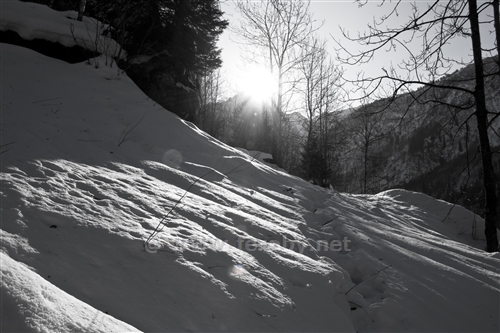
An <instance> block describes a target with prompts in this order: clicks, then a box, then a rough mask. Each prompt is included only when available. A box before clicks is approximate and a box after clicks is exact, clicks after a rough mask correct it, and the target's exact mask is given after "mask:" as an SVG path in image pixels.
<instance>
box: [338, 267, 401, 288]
mask: <svg viewBox="0 0 500 333" xmlns="http://www.w3.org/2000/svg"><path fill="white" fill-rule="evenodd" d="M391 266H392V265H389V266H386V267H384V268H382V269H380V270H378V271H376V272H375V273H373V274H372V275H370V276H368V277H366V278H364V279H363V280H361V281H360V282H358V283H356V284H355V285H354V286H352V287H351V289H349V290H348V291H346V292H345V293H344V295H347V294H348V293H349V292H350V291H351V290H353V289H354V288H356V287H357V286H358V285H360V284H361V283H363V282H365V281H366V280H368V279H369V278H371V277H372V276H374V275H376V274H378V273H380V272H382V271H383V270H386V269H387V268H389V267H391Z"/></svg>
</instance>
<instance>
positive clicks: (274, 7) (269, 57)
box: [234, 0, 315, 164]
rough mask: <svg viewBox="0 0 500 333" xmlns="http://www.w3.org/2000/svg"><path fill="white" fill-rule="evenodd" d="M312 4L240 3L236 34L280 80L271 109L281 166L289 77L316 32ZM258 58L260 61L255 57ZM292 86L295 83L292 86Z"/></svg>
mask: <svg viewBox="0 0 500 333" xmlns="http://www.w3.org/2000/svg"><path fill="white" fill-rule="evenodd" d="M309 3H310V1H285V0H266V1H251V0H239V1H238V3H237V5H236V6H237V10H238V11H239V12H240V14H241V16H242V21H241V24H240V26H239V27H237V28H235V29H234V31H235V32H236V34H237V35H238V36H239V37H240V38H241V39H242V41H243V43H245V44H246V45H247V46H248V47H247V50H248V51H249V52H250V53H252V57H253V58H257V59H260V61H261V63H263V64H265V65H266V66H267V67H268V68H269V70H270V71H271V73H273V74H274V75H275V76H276V78H277V85H278V87H277V96H276V99H275V101H274V105H273V107H272V119H273V124H274V131H273V132H274V135H275V138H274V140H273V144H272V153H273V157H274V159H275V161H276V162H277V163H278V164H281V162H282V156H281V155H282V152H281V146H282V144H283V138H284V135H283V134H284V133H283V131H284V124H283V122H284V120H285V119H286V117H285V114H286V111H287V110H286V109H285V107H284V106H285V104H286V102H285V97H284V96H285V95H286V94H287V93H289V92H291V87H290V86H288V87H285V85H286V83H287V79H286V78H287V77H288V76H289V74H290V73H291V72H292V71H293V70H294V69H296V68H297V65H298V64H299V63H300V59H299V57H300V52H299V50H300V48H301V47H302V45H303V44H304V42H305V41H306V39H307V38H308V36H309V35H311V34H312V33H313V32H314V31H315V28H314V21H313V19H312V17H311V15H310V13H309ZM255 56H258V57H255ZM291 85H292V86H293V83H292V84H291Z"/></svg>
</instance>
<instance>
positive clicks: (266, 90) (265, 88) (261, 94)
mask: <svg viewBox="0 0 500 333" xmlns="http://www.w3.org/2000/svg"><path fill="white" fill-rule="evenodd" d="M240 86H241V91H243V92H244V93H245V94H247V95H249V96H250V97H251V98H252V99H253V100H255V101H256V102H258V103H262V102H265V101H267V100H269V99H271V97H272V95H273V94H274V93H275V92H276V90H277V83H276V79H275V78H274V77H273V75H272V74H271V73H270V72H269V71H267V70H266V69H263V68H257V69H254V70H252V71H250V72H247V75H246V76H245V77H244V78H243V79H242V82H240Z"/></svg>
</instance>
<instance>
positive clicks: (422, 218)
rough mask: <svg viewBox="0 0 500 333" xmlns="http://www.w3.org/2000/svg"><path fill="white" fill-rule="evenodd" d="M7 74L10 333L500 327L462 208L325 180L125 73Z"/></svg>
mask: <svg viewBox="0 0 500 333" xmlns="http://www.w3.org/2000/svg"><path fill="white" fill-rule="evenodd" d="M61 15H62V14H61ZM102 63H103V62H101V64H102ZM1 64H2V73H1V78H2V85H1V89H2V91H1V94H2V95H1V96H2V97H1V108H2V111H1V112H2V118H1V128H0V130H1V139H2V141H1V147H0V148H1V150H0V153H1V158H2V165H1V181H2V187H1V200H2V201H1V208H2V210H1V230H0V232H1V241H0V249H1V252H0V255H1V272H2V273H1V274H2V275H1V286H2V298H1V302H2V304H1V305H2V306H1V330H2V332H3V331H7V332H8V331H26V332H28V331H29V332H55V331H60V332H124V331H135V330H141V331H154V332H167V331H169V332H183V331H196V332H220V331H226V332H250V331H254V332H257V331H259V332H269V331H278V332H289V331H299V332H300V331H301V332H332V331H334V332H354V331H380V332H387V331H393V332H396V331H397V332H408V331H427V332H430V331H434V332H444V331H453V332H459V331H461V332H472V331H474V332H494V331H498V330H499V326H498V325H499V306H500V305H499V300H500V299H499V297H500V285H499V278H500V269H499V264H500V257H499V256H498V254H495V255H493V254H487V253H484V252H483V251H482V250H481V248H482V247H483V241H481V240H472V239H471V236H470V233H471V232H472V230H471V227H472V226H473V223H475V226H476V228H477V230H478V232H477V234H478V236H479V237H480V238H481V236H482V228H483V226H482V223H483V221H482V220H481V219H480V218H479V217H477V216H475V215H473V214H472V213H470V212H468V211H466V210H465V209H463V208H461V207H455V208H454V209H453V210H452V211H451V214H449V215H448V216H447V213H448V212H449V211H450V209H451V205H449V204H447V203H445V202H442V201H437V200H434V199H432V198H430V197H427V196H425V195H421V194H416V193H411V192H407V191H400V190H393V191H388V192H384V193H380V194H378V195H374V196H352V195H347V194H342V193H337V192H334V191H327V190H324V189H321V188H318V187H315V186H312V185H311V184H309V183H307V182H305V181H302V180H300V179H298V178H295V177H292V176H289V175H287V174H285V173H283V172H280V171H279V170H275V169H272V168H271V167H269V166H266V165H265V164H263V163H261V162H260V161H258V160H257V159H254V158H252V157H250V156H249V155H247V154H245V153H243V152H240V151H239V150H236V149H233V148H231V147H228V146H226V145H224V144H222V143H220V142H219V141H217V140H215V139H213V138H211V137H210V136H208V135H207V134H205V133H204V132H202V131H200V130H198V129H197V128H196V127H195V126H194V125H192V124H190V123H187V122H185V121H182V120H180V119H179V118H178V117H176V116H175V115H173V114H171V113H170V112H168V111H166V110H164V109H162V108H161V107H159V106H158V105H156V104H155V103H154V102H153V101H151V100H150V99H148V98H147V96H145V95H144V94H143V93H142V92H141V91H140V90H139V89H138V88H137V87H136V86H135V85H134V84H133V82H131V80H129V79H128V78H127V77H126V76H125V75H124V74H123V73H120V72H119V71H117V69H116V67H115V68H109V67H105V66H100V67H99V68H98V69H96V68H95V66H92V65H88V64H85V63H81V64H74V65H70V64H67V63H64V62H62V61H59V60H55V59H51V58H47V57H45V56H43V55H40V54H37V53H35V52H33V51H31V50H28V49H24V48H20V47H17V46H13V45H7V44H1ZM186 190H189V191H186ZM173 207H175V208H174V209H173V210H172V208H173ZM466 228H468V230H466ZM146 240H148V242H147V243H146V245H145V241H146Z"/></svg>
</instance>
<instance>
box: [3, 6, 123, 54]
mask: <svg viewBox="0 0 500 333" xmlns="http://www.w3.org/2000/svg"><path fill="white" fill-rule="evenodd" d="M77 16H78V13H77V12H75V11H67V12H57V11H54V10H52V9H50V8H49V7H47V6H46V5H40V4H37V3H32V2H21V1H17V0H14V1H2V11H1V13H0V31H14V32H16V33H17V34H19V36H21V38H23V39H25V40H33V39H43V40H47V41H50V42H54V43H59V44H62V45H64V46H66V47H71V46H81V47H83V48H85V49H88V50H91V51H95V52H99V53H101V54H104V55H107V56H112V57H117V56H120V57H121V58H125V57H126V52H125V51H124V50H121V51H120V45H119V44H118V43H117V42H116V41H115V40H113V39H112V38H109V37H107V36H104V35H102V33H103V32H104V30H105V29H106V25H104V24H103V23H101V22H99V21H98V20H96V19H93V18H89V17H84V18H83V20H82V22H79V21H77V20H76V18H77Z"/></svg>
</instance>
